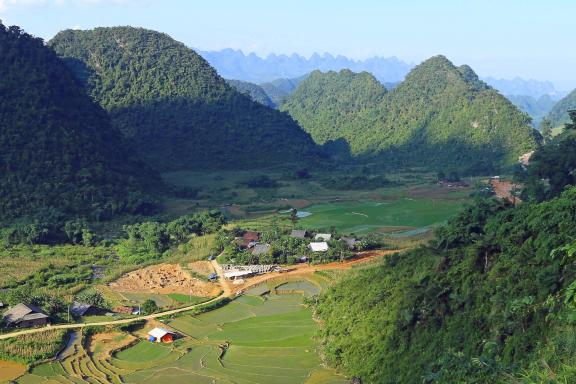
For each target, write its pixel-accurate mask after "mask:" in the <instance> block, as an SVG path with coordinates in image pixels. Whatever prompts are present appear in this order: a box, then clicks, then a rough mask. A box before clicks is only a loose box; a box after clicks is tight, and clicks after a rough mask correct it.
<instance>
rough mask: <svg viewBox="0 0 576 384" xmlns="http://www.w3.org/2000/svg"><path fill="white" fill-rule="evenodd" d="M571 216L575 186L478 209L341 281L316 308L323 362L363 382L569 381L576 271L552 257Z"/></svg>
mask: <svg viewBox="0 0 576 384" xmlns="http://www.w3.org/2000/svg"><path fill="white" fill-rule="evenodd" d="M575 217H576V189H574V188H573V189H571V190H568V191H566V192H565V193H564V194H563V195H562V196H561V197H559V198H557V199H555V200H552V201H549V202H544V203H539V204H534V205H530V204H524V205H522V206H520V207H518V208H515V209H512V208H509V209H504V207H503V206H501V205H500V204H498V203H496V202H482V203H479V204H478V205H476V206H474V207H471V208H470V209H468V210H467V211H465V212H464V213H463V214H462V215H461V216H459V217H458V218H456V219H454V220H452V221H451V222H450V223H449V224H448V225H447V226H446V227H445V228H443V229H442V230H441V231H440V232H439V235H438V239H437V240H436V243H435V244H434V245H433V246H428V247H424V248H421V249H418V250H416V251H412V252H409V253H406V254H403V255H398V256H396V257H390V258H388V259H386V260H385V262H384V263H383V264H382V265H381V266H378V267H375V268H370V269H366V270H363V271H360V272H358V273H356V274H354V275H351V276H350V277H347V278H345V279H344V280H343V281H342V282H340V283H339V284H337V285H336V286H334V287H332V288H331V289H330V290H329V291H328V292H327V293H326V294H324V295H322V296H321V297H320V299H319V301H318V303H317V304H316V309H317V312H318V315H319V317H320V318H321V319H322V320H323V321H324V322H325V328H324V329H323V333H322V337H323V339H324V347H325V348H324V353H325V355H326V357H327V358H328V361H329V362H330V363H331V364H333V365H334V366H336V367H339V368H340V369H342V370H343V371H344V372H346V373H347V374H349V375H354V376H359V377H361V378H362V379H363V380H364V382H367V383H399V382H400V383H422V382H437V383H455V382H466V383H487V382H538V383H543V382H549V383H560V382H562V383H564V382H566V383H568V382H574V381H575V380H576V369H574V367H575V366H576V360H575V359H574V356H575V352H576V342H575V340H576V333H575V332H574V319H575V318H576V317H575V315H576V312H574V309H573V304H572V303H573V297H574V296H573V295H574V293H573V292H574V287H573V285H574V284H572V283H573V282H574V281H575V279H576V268H575V265H574V259H573V257H574V256H573V254H568V253H566V252H563V251H561V252H557V253H553V251H554V250H555V249H559V248H561V247H562V246H564V245H565V244H567V243H570V242H571V241H573V239H574V236H576V230H575V228H576V220H575ZM565 302H566V303H568V304H569V305H566V304H565ZM513 377H516V379H517V380H520V379H521V378H524V379H526V380H525V381H514V380H512V378H513ZM528 378H529V379H528Z"/></svg>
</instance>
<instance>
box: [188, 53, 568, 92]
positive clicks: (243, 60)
mask: <svg viewBox="0 0 576 384" xmlns="http://www.w3.org/2000/svg"><path fill="white" fill-rule="evenodd" d="M199 53H200V54H201V55H202V56H203V57H204V58H205V59H206V60H207V61H208V62H209V63H210V65H212V66H213V67H214V68H216V70H217V71H218V73H219V74H220V75H221V76H223V77H225V78H227V79H235V80H243V81H248V82H252V83H256V84H261V83H269V82H272V81H274V80H278V79H292V78H297V77H301V76H304V75H306V74H308V73H310V72H312V71H314V70H320V71H322V72H326V71H340V70H342V69H349V70H351V71H352V72H369V73H371V74H372V75H374V77H376V78H377V79H378V80H379V81H380V82H382V83H397V82H399V81H401V80H403V79H404V77H405V76H406V75H407V74H408V72H409V71H410V70H411V69H413V68H414V66H415V64H413V63H407V62H405V61H402V60H400V59H398V58H396V57H387V58H386V57H377V56H376V57H372V58H369V59H366V60H354V59H351V58H348V57H346V56H342V55H332V54H329V53H324V54H322V55H320V54H318V53H314V54H313V55H312V56H310V57H309V58H306V57H304V56H301V55H298V54H292V55H277V54H270V55H268V56H266V57H260V56H258V55H256V54H255V53H250V54H247V55H246V54H244V53H243V52H242V51H240V50H234V49H230V48H228V49H223V50H220V51H200V52H199ZM482 80H483V81H484V82H486V83H487V84H488V85H490V86H492V87H493V88H495V89H497V90H498V91H500V93H502V94H503V95H525V96H531V97H534V98H539V97H540V96H543V95H549V96H551V97H552V98H554V99H559V98H561V97H562V96H564V93H562V92H560V91H558V90H556V89H555V87H554V85H553V84H552V83H551V82H549V81H538V80H525V79H522V78H520V77H515V78H514V79H497V78H494V77H483V78H482Z"/></svg>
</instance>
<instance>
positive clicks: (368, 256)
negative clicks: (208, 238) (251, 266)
mask: <svg viewBox="0 0 576 384" xmlns="http://www.w3.org/2000/svg"><path fill="white" fill-rule="evenodd" d="M396 252H399V251H370V252H363V253H360V254H358V256H359V257H357V258H356V259H353V260H348V261H345V262H342V263H340V262H333V263H328V264H317V265H307V264H299V265H296V266H294V267H292V268H291V269H289V270H288V271H287V272H283V273H280V272H273V273H267V274H265V275H260V276H256V277H253V278H250V279H248V280H247V281H246V283H244V284H242V285H239V286H232V285H231V284H230V282H229V281H227V280H226V279H225V278H224V273H223V271H222V267H220V265H219V264H218V262H217V261H216V260H212V266H213V267H214V269H215V270H216V273H217V274H218V277H219V280H220V285H221V286H222V293H221V294H220V295H219V296H217V297H214V298H213V299H210V300H208V301H205V302H203V303H199V304H194V305H189V306H187V307H182V308H177V309H171V310H168V311H164V312H159V313H154V314H151V315H145V316H138V317H132V318H130V319H121V320H111V321H104V322H96V323H74V324H58V325H49V326H46V327H41V328H31V329H23V330H20V331H16V332H11V333H6V334H0V340H4V339H9V338H12V337H17V336H21V335H29V334H34V333H39V332H43V331H47V330H51V329H77V328H84V327H88V326H93V325H120V324H129V323H133V322H136V321H140V320H151V319H157V318H160V317H164V316H169V315H174V314H177V313H182V312H186V311H190V310H192V309H194V308H196V307H199V306H201V305H204V304H209V303H213V302H215V301H217V300H219V299H222V298H225V297H232V296H234V295H236V294H237V293H238V292H240V291H242V290H245V289H247V288H250V287H252V286H254V285H258V284H261V283H263V282H265V281H266V280H270V279H274V278H278V277H293V276H303V275H308V274H311V273H314V272H316V271H326V270H335V269H349V268H352V266H353V265H354V264H358V263H365V262H367V261H370V260H372V259H374V258H377V257H382V256H385V255H388V254H391V253H396Z"/></svg>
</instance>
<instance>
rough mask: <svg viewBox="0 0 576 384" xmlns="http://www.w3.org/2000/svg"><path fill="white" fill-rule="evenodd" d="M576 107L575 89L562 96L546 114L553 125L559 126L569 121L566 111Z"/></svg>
mask: <svg viewBox="0 0 576 384" xmlns="http://www.w3.org/2000/svg"><path fill="white" fill-rule="evenodd" d="M572 109H576V89H575V90H573V91H572V92H570V93H569V94H568V95H566V96H565V97H564V98H562V99H561V100H560V101H558V103H556V105H554V107H553V108H552V110H551V111H550V113H549V114H548V119H549V120H550V122H551V123H552V126H553V127H560V126H562V125H564V124H565V123H567V122H569V121H570V118H569V116H568V111H570V110H572Z"/></svg>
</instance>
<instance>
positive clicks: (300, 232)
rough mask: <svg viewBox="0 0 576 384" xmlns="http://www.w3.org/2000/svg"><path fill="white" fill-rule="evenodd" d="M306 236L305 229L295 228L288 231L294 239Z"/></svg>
mask: <svg viewBox="0 0 576 384" xmlns="http://www.w3.org/2000/svg"><path fill="white" fill-rule="evenodd" d="M307 236H308V231H306V230H305V229H295V230H293V231H292V232H291V233H290V237H293V238H295V239H305V238H306V237H307Z"/></svg>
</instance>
